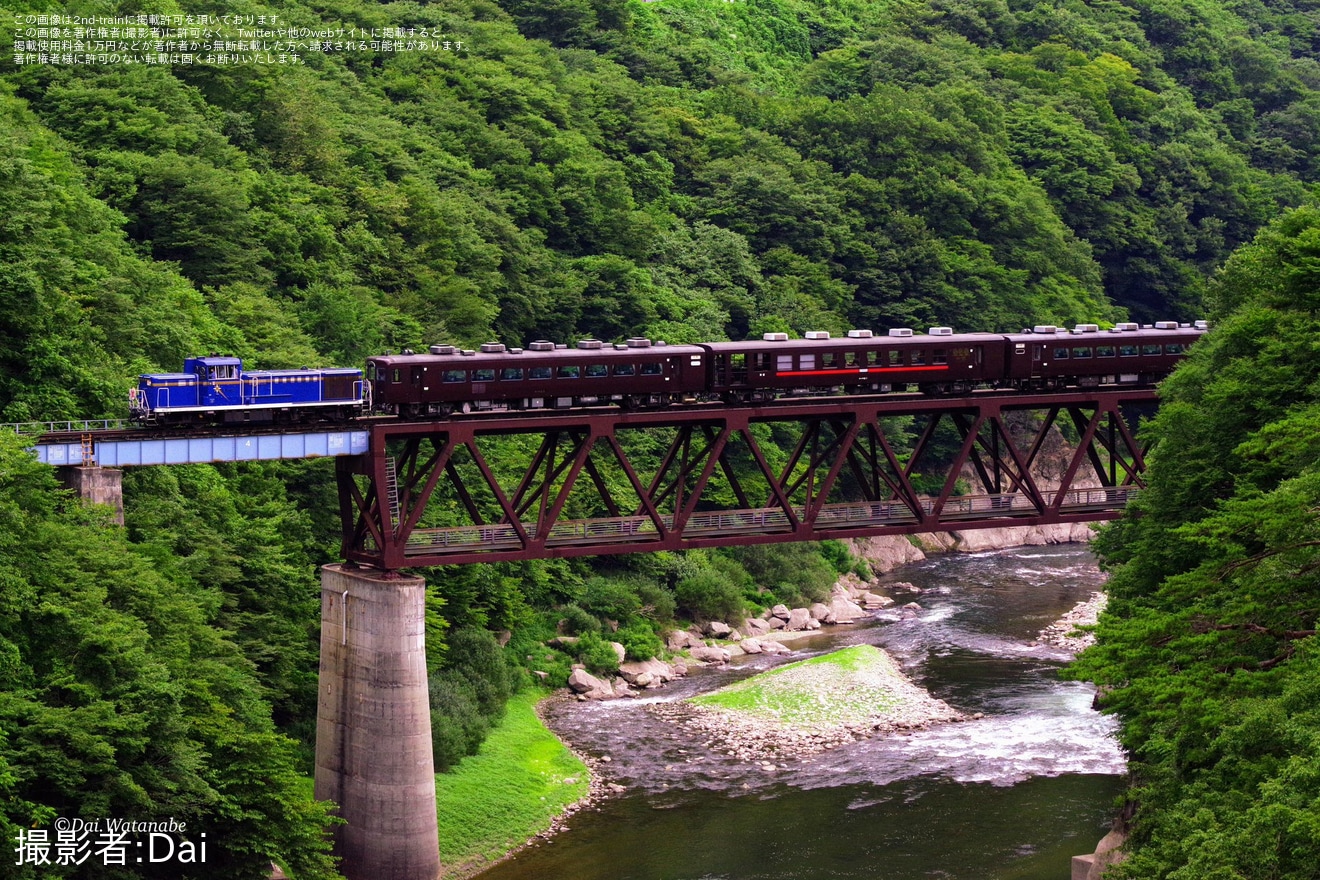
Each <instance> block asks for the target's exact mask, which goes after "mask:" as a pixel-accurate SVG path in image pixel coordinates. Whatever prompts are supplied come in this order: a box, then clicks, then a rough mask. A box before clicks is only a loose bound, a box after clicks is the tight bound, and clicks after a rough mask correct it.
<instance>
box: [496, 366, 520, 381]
mask: <svg viewBox="0 0 1320 880" xmlns="http://www.w3.org/2000/svg"><path fill="white" fill-rule="evenodd" d="M522 377H523V371H522V368H521V367H505V368H504V371H503V372H502V373H500V378H501V379H508V380H511V381H517V380H519V379H521V378H522Z"/></svg>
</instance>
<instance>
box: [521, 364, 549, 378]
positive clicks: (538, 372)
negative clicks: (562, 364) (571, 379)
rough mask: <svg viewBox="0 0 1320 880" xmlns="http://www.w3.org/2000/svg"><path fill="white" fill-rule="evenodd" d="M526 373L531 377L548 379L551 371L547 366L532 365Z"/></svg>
mask: <svg viewBox="0 0 1320 880" xmlns="http://www.w3.org/2000/svg"><path fill="white" fill-rule="evenodd" d="M527 375H528V376H529V377H530V378H532V379H549V378H550V375H551V371H550V368H549V367H532V368H531V369H530V370H528V371H527Z"/></svg>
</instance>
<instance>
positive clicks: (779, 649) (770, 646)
mask: <svg viewBox="0 0 1320 880" xmlns="http://www.w3.org/2000/svg"><path fill="white" fill-rule="evenodd" d="M761 651H762V652H763V653H766V654H791V653H793V652H792V651H790V650H789V649H788V648H785V647H784V646H783V645H781V644H779V643H778V642H776V641H775V640H774V639H766V640H765V641H764V642H762V643H761Z"/></svg>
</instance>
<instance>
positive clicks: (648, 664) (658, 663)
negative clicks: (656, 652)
mask: <svg viewBox="0 0 1320 880" xmlns="http://www.w3.org/2000/svg"><path fill="white" fill-rule="evenodd" d="M676 674H677V673H675V672H674V668H673V667H672V666H670V665H669V664H668V663H666V662H665V661H663V660H657V659H656V658H654V657H652V658H651V659H649V660H633V661H631V662H629V663H620V664H619V675H621V676H623V679H624V680H625V681H627V682H629V683H630V684H635V685H637V686H638V687H646V686H647V685H648V684H650V683H651V682H656V683H658V684H664V683H665V682H667V681H673V680H674V677H675V675H676ZM643 675H646V676H649V678H648V679H647V681H646V682H643V681H642V680H641V679H642V676H643Z"/></svg>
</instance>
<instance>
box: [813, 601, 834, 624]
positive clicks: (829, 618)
mask: <svg viewBox="0 0 1320 880" xmlns="http://www.w3.org/2000/svg"><path fill="white" fill-rule="evenodd" d="M807 610H808V611H809V612H811V616H812V617H813V618H814V619H816V620H819V621H820V622H821V623H833V622H834V611H833V610H831V608H830V606H828V605H826V604H825V603H823V602H815V603H813V604H812V606H811V607H810V608H808V609H807Z"/></svg>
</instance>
